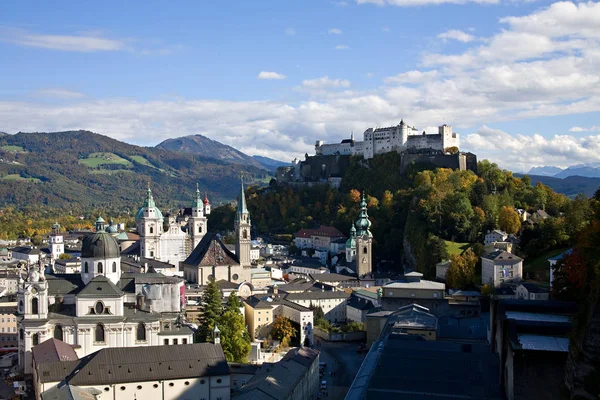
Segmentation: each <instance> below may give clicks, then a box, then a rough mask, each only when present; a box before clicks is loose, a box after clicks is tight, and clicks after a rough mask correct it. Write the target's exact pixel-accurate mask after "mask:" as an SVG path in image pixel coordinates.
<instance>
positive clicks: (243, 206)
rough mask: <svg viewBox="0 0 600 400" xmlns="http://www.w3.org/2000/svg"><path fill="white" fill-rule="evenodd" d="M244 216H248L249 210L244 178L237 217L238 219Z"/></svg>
mask: <svg viewBox="0 0 600 400" xmlns="http://www.w3.org/2000/svg"><path fill="white" fill-rule="evenodd" d="M242 214H248V208H247V207H246V194H245V193H244V178H243V177H242V185H241V190H240V198H239V200H238V208H237V215H238V218H240V217H241V216H242Z"/></svg>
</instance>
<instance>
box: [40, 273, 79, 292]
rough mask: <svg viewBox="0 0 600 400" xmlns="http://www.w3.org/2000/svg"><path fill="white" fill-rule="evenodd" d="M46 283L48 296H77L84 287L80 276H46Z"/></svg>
mask: <svg viewBox="0 0 600 400" xmlns="http://www.w3.org/2000/svg"><path fill="white" fill-rule="evenodd" d="M46 281H47V282H48V294H50V295H53V296H56V295H59V294H60V295H63V296H64V295H66V294H77V293H79V292H80V291H81V289H83V287H84V286H85V285H84V284H83V281H82V280H81V275H80V274H60V275H50V274H48V275H46Z"/></svg>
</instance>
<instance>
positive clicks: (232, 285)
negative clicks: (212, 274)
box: [215, 279, 240, 290]
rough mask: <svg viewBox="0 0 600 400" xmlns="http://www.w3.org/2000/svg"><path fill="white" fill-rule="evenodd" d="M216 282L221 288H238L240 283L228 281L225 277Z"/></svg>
mask: <svg viewBox="0 0 600 400" xmlns="http://www.w3.org/2000/svg"><path fill="white" fill-rule="evenodd" d="M215 284H216V285H217V286H218V287H219V289H221V290H224V289H237V288H238V287H239V286H240V285H239V284H238V283H233V282H229V281H226V280H225V279H220V280H218V281H216V282H215Z"/></svg>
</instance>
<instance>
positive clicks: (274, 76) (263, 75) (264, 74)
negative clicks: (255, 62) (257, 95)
mask: <svg viewBox="0 0 600 400" xmlns="http://www.w3.org/2000/svg"><path fill="white" fill-rule="evenodd" d="M285 78H286V76H285V75H283V74H280V73H277V72H273V71H260V73H259V74H258V76H257V77H256V79H264V80H269V79H271V80H282V79H285Z"/></svg>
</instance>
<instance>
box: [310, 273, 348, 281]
mask: <svg viewBox="0 0 600 400" xmlns="http://www.w3.org/2000/svg"><path fill="white" fill-rule="evenodd" d="M310 278H311V279H312V280H314V281H316V282H345V281H352V280H358V278H357V277H355V276H347V275H342V274H335V273H330V274H310Z"/></svg>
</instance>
